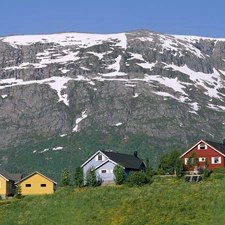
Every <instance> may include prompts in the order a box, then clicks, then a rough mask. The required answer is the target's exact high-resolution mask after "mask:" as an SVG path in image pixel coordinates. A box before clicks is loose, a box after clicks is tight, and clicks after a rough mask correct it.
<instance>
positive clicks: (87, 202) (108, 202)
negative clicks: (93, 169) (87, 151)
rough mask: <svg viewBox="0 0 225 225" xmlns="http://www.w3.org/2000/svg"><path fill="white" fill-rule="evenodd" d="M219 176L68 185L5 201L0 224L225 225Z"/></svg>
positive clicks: (0, 205) (224, 183)
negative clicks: (137, 183)
mask: <svg viewBox="0 0 225 225" xmlns="http://www.w3.org/2000/svg"><path fill="white" fill-rule="evenodd" d="M217 178H218V177H217ZM219 178H220V179H215V177H214V178H213V176H212V177H211V178H210V179H209V180H208V181H205V182H203V183H201V184H195V183H185V182H184V180H183V179H181V180H176V179H167V180H160V179H159V178H158V180H157V179H155V181H154V182H153V183H152V184H151V185H147V186H144V187H133V188H129V187H126V186H114V187H97V188H82V189H74V188H73V187H68V188H60V189H58V190H57V191H56V192H55V193H54V194H53V195H47V196H27V197H25V198H23V199H10V200H1V201H0V224H7V225H16V224H18V225H25V224H29V225H32V224H35V225H39V224H40V225H44V224H48V225H51V224H54V225H55V224H62V225H65V224H75V225H76V224H77V225H82V224H85V225H89V224H90V225H93V224H96V225H97V224H98V225H99V224H110V225H118V224H119V225H132V224H137V225H140V224H141V225H144V224H150V225H151V224H152V225H160V224H162V225H172V224H174V225H189V224H202V225H203V224H205V225H208V224H213V225H223V224H224V217H225V213H224V212H225V201H224V198H225V192H224V187H225V179H224V178H223V179H222V178H221V177H219Z"/></svg>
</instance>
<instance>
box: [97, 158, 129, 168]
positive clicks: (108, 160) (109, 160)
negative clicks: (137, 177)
mask: <svg viewBox="0 0 225 225" xmlns="http://www.w3.org/2000/svg"><path fill="white" fill-rule="evenodd" d="M108 162H111V163H113V164H114V165H117V163H116V162H114V161H112V160H111V159H107V160H106V161H104V162H103V163H101V164H99V165H98V166H96V167H95V169H98V168H100V167H102V166H103V165H105V164H106V163H108ZM124 169H125V168H124Z"/></svg>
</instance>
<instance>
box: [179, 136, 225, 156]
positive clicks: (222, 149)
mask: <svg viewBox="0 0 225 225" xmlns="http://www.w3.org/2000/svg"><path fill="white" fill-rule="evenodd" d="M201 142H203V143H205V144H206V145H208V146H210V147H211V148H212V149H213V150H215V151H216V152H218V153H219V154H221V155H223V156H224V157H225V145H224V144H222V143H217V142H213V141H207V140H200V141H198V142H197V143H196V144H194V145H193V146H192V147H190V148H189V149H188V150H187V151H186V152H184V153H183V154H182V155H181V156H180V158H182V157H183V156H185V155H186V154H187V153H188V152H190V151H191V150H193V148H195V147H196V146H197V145H199V144H200V143H201Z"/></svg>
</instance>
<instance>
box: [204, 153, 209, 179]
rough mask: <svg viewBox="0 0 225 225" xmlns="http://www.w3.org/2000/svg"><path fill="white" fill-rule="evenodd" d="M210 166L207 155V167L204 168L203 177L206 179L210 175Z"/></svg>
mask: <svg viewBox="0 0 225 225" xmlns="http://www.w3.org/2000/svg"><path fill="white" fill-rule="evenodd" d="M208 167H209V161H208V159H207V157H206V158H205V168H204V172H203V178H204V179H207V178H208V177H209V170H208Z"/></svg>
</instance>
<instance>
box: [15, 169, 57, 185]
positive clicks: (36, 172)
mask: <svg viewBox="0 0 225 225" xmlns="http://www.w3.org/2000/svg"><path fill="white" fill-rule="evenodd" d="M35 174H39V175H40V176H42V177H44V178H45V179H47V180H49V181H51V182H52V183H54V184H57V182H55V181H54V180H51V179H50V178H48V177H46V176H45V175H43V174H41V173H39V172H38V171H35V172H33V173H31V174H30V175H28V176H26V177H24V178H23V179H21V180H19V181H17V182H16V183H15V184H18V183H19V182H22V181H24V180H26V179H28V178H29V177H32V176H33V175H35Z"/></svg>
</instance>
